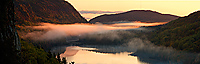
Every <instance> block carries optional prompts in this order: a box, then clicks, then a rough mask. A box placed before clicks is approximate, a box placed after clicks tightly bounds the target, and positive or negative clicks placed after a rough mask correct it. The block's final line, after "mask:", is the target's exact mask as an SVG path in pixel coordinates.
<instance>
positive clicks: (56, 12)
mask: <svg viewBox="0 0 200 64" xmlns="http://www.w3.org/2000/svg"><path fill="white" fill-rule="evenodd" d="M15 19H16V20H17V24H20V23H27V22H33V23H37V22H49V23H85V22H87V21H86V19H84V18H83V17H82V16H81V15H80V14H79V13H78V12H77V10H76V9H75V8H74V7H73V6H72V5H71V4H70V3H69V2H67V1H64V0H15Z"/></svg>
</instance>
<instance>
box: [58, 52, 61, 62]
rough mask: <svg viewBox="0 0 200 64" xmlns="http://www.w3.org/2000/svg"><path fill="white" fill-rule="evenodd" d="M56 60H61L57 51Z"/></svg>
mask: <svg viewBox="0 0 200 64" xmlns="http://www.w3.org/2000/svg"><path fill="white" fill-rule="evenodd" d="M57 60H58V61H59V62H61V59H60V54H59V53H58V54H57Z"/></svg>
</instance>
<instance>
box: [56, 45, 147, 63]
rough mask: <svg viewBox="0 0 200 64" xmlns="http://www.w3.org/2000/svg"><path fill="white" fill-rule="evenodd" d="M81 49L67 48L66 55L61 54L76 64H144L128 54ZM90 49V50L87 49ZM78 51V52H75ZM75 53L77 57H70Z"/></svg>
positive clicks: (75, 47)
mask: <svg viewBox="0 0 200 64" xmlns="http://www.w3.org/2000/svg"><path fill="white" fill-rule="evenodd" d="M77 49H79V50H77ZM80 49H81V47H77V46H72V47H66V51H65V53H63V54H61V55H60V56H61V58H62V57H66V58H67V61H68V62H71V61H74V62H75V63H76V64H144V63H142V62H140V61H138V60H137V57H134V56H128V54H130V53H128V52H123V53H119V54H104V53H96V52H91V51H87V50H85V48H83V49H84V50H80ZM87 49H89V48H87ZM74 51H77V52H74ZM71 53H74V54H75V55H71V56H70V55H69V54H71Z"/></svg>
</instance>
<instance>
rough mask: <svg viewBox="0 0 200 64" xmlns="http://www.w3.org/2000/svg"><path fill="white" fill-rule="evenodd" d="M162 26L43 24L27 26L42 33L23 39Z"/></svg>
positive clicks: (58, 37)
mask: <svg viewBox="0 0 200 64" xmlns="http://www.w3.org/2000/svg"><path fill="white" fill-rule="evenodd" d="M153 24H155V25H160V24H163V23H139V22H131V23H129V24H128V23H125V24H124V23H121V24H120V23H117V24H110V25H105V24H101V23H96V24H87V23H76V24H51V23H41V25H42V26H33V27H30V26H27V28H31V29H37V30H41V31H34V32H30V33H28V34H26V35H24V36H22V38H24V39H27V38H28V39H31V40H37V41H41V40H56V39H60V38H67V37H71V36H81V35H84V34H91V33H102V32H108V31H115V30H130V29H133V30H145V29H141V28H139V27H140V26H150V25H153Z"/></svg>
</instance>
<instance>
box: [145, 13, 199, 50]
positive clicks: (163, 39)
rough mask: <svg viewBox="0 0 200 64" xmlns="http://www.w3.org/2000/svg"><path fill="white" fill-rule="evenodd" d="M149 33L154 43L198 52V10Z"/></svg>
mask: <svg viewBox="0 0 200 64" xmlns="http://www.w3.org/2000/svg"><path fill="white" fill-rule="evenodd" d="M149 35H151V36H149V37H148V38H149V40H150V41H151V42H152V43H154V44H156V45H164V46H167V47H173V48H176V49H178V50H184V51H190V52H198V53H200V11H197V12H194V13H192V14H190V15H189V16H186V17H180V18H178V19H176V20H173V21H171V22H169V23H167V24H166V25H164V26H161V27H158V28H157V30H155V31H154V32H152V33H151V34H149Z"/></svg>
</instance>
